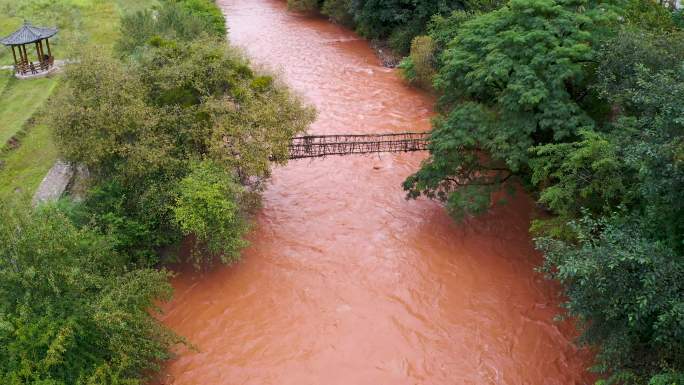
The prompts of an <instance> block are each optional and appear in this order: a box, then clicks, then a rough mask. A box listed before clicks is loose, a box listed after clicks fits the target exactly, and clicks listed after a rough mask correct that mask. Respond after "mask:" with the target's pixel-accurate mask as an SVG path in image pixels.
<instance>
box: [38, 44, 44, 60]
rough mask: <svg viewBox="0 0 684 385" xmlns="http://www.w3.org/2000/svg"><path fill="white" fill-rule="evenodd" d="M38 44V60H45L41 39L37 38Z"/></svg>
mask: <svg viewBox="0 0 684 385" xmlns="http://www.w3.org/2000/svg"><path fill="white" fill-rule="evenodd" d="M38 44H39V45H40V61H43V60H45V51H43V41H42V40H38Z"/></svg>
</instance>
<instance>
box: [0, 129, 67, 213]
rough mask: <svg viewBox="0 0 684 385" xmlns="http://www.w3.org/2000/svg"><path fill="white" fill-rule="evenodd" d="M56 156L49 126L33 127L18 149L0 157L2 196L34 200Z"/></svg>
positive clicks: (0, 193)
mask: <svg viewBox="0 0 684 385" xmlns="http://www.w3.org/2000/svg"><path fill="white" fill-rule="evenodd" d="M55 159H57V149H56V148H55V144H54V142H53V141H52V132H51V131H50V128H49V127H48V126H46V125H37V126H35V127H32V128H31V130H30V131H29V133H28V135H26V137H24V139H23V140H22V145H21V146H20V147H18V148H17V149H16V150H14V151H11V152H9V153H6V154H5V155H3V156H0V162H3V164H4V165H3V169H2V171H0V199H3V198H7V197H10V196H16V197H18V198H23V199H31V196H32V195H33V192H34V191H35V190H36V188H37V187H38V185H40V182H41V181H42V180H43V177H44V176H45V174H47V172H48V170H49V169H50V167H52V164H53V163H54V162H55Z"/></svg>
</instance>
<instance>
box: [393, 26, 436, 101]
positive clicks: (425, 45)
mask: <svg viewBox="0 0 684 385" xmlns="http://www.w3.org/2000/svg"><path fill="white" fill-rule="evenodd" d="M435 48H436V45H435V42H434V41H433V40H432V38H431V37H430V36H417V37H416V38H415V39H413V42H412V43H411V54H410V55H409V56H408V57H407V58H406V59H404V61H402V63H401V64H400V66H399V67H400V68H402V69H403V70H404V71H403V74H404V77H405V78H406V79H407V80H408V81H409V83H413V84H416V85H418V86H419V87H422V88H425V89H432V80H433V78H434V76H435V57H434V53H435Z"/></svg>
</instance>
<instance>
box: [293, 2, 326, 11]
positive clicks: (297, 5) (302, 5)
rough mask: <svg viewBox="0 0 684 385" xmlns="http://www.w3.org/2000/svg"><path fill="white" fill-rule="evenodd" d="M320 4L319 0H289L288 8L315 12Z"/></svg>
mask: <svg viewBox="0 0 684 385" xmlns="http://www.w3.org/2000/svg"><path fill="white" fill-rule="evenodd" d="M318 6H319V4H318V0H287V8H288V9H290V10H292V11H298V12H314V11H317V10H318Z"/></svg>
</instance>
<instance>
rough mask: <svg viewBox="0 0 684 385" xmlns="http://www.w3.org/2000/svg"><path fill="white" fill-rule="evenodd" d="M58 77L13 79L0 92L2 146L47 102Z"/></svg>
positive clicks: (0, 135) (0, 137)
mask: <svg viewBox="0 0 684 385" xmlns="http://www.w3.org/2000/svg"><path fill="white" fill-rule="evenodd" d="M57 81H58V80H57V78H55V77H52V78H43V79H35V80H29V81H27V80H16V79H11V80H9V81H8V82H7V85H6V86H5V87H4V90H3V92H2V93H0V100H2V104H0V116H2V121H0V148H2V146H4V144H5V143H6V142H7V141H8V140H9V139H10V138H11V137H12V136H13V135H14V134H16V133H17V132H19V131H20V130H21V129H22V127H23V126H24V124H26V121H27V120H28V119H29V118H30V117H31V116H33V114H34V113H35V112H36V110H37V109H38V108H39V107H40V106H42V105H43V103H45V101H46V100H47V99H48V97H49V96H50V94H52V91H53V90H54V88H55V86H56V85H57Z"/></svg>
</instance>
